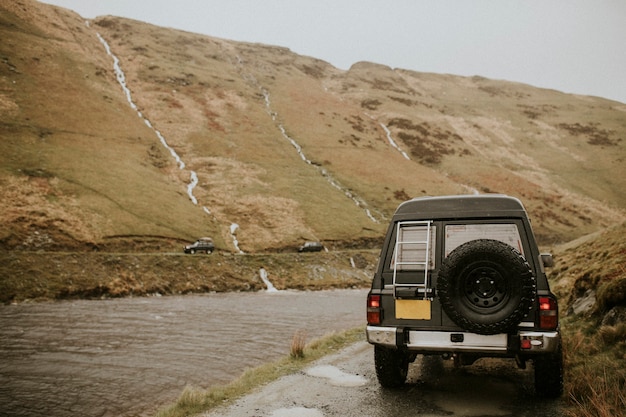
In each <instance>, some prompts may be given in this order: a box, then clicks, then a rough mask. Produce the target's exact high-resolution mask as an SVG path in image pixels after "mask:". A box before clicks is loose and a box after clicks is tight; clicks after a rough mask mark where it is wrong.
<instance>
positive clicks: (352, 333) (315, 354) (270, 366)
mask: <svg viewBox="0 0 626 417" xmlns="http://www.w3.org/2000/svg"><path fill="white" fill-rule="evenodd" d="M360 340H364V331H363V328H362V327H357V328H354V329H350V330H346V331H343V332H339V333H332V334H329V335H326V336H323V337H322V338H319V339H316V340H313V341H312V342H311V343H309V344H308V345H306V346H304V347H303V348H302V344H303V343H304V333H302V332H298V333H296V335H295V336H294V339H293V340H292V343H291V348H292V353H291V354H290V355H289V356H286V357H283V358H281V359H278V360H276V361H273V362H270V363H266V364H263V365H260V366H258V367H255V368H251V369H248V370H246V371H245V372H244V373H243V374H242V375H241V376H240V377H239V378H238V379H236V380H235V381H233V382H231V383H229V384H227V385H220V386H216V387H212V388H209V389H208V390H203V389H200V388H196V387H191V386H189V387H186V388H185V389H184V391H183V392H182V394H181V395H180V397H179V398H178V400H177V401H176V402H175V403H174V404H172V405H170V406H167V407H165V408H163V409H161V410H160V411H159V412H158V413H157V414H156V417H184V416H192V415H195V414H199V413H203V412H207V411H210V410H212V409H214V408H216V407H218V406H225V405H229V404H231V403H233V402H234V401H235V400H237V399H238V398H240V397H242V396H244V395H246V394H248V393H249V392H251V391H252V390H254V389H256V388H258V387H260V386H263V385H266V384H268V383H270V382H272V381H275V380H276V379H278V378H280V377H282V376H285V375H289V374H292V373H294V372H297V371H300V370H301V369H303V368H305V367H306V366H307V365H309V364H310V363H312V362H313V361H315V360H317V359H319V358H321V357H323V356H325V355H328V354H330V353H333V352H336V351H338V350H340V349H342V348H344V347H346V346H348V345H350V344H352V343H355V342H357V341H360ZM294 346H295V347H296V352H298V351H299V349H300V348H302V351H301V354H300V353H298V354H296V355H294V354H293V349H294ZM300 355H301V356H300Z"/></svg>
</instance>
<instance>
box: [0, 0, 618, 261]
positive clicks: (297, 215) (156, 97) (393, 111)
mask: <svg viewBox="0 0 626 417" xmlns="http://www.w3.org/2000/svg"><path fill="white" fill-rule="evenodd" d="M98 35H100V36H101V37H102V38H103V39H104V40H105V41H106V42H107V43H108V45H109V46H110V49H111V52H112V53H113V54H114V55H115V56H117V57H118V58H119V61H120V67H121V68H122V70H123V71H124V74H125V77H126V85H127V86H128V88H129V90H130V93H131V95H132V100H133V102H134V103H135V104H136V105H137V110H138V111H139V112H140V113H141V115H142V117H143V118H145V119H142V118H141V117H139V116H138V113H137V111H136V110H134V109H133V108H131V106H130V104H129V102H128V101H127V99H126V96H125V95H124V92H123V91H122V88H121V87H120V84H119V83H118V81H117V79H116V73H115V71H114V69H113V58H112V57H111V56H109V55H108V54H107V52H106V50H105V47H104V45H103V44H102V43H101V41H100V40H99V38H98ZM0 38H1V39H2V42H1V43H0V114H1V117H0V137H1V138H2V142H1V144H0V146H1V147H2V149H1V152H0V189H1V190H2V196H3V198H2V203H1V205H2V206H1V208H2V210H0V213H2V214H1V216H2V218H1V222H0V224H1V225H2V226H0V246H1V247H3V248H5V249H22V250H34V249H46V250H54V249H69V248H92V247H98V248H101V249H107V248H116V249H118V250H121V248H123V246H126V247H130V248H136V245H137V244H141V245H142V247H149V248H160V249H163V248H174V247H176V248H178V245H179V242H180V241H182V240H191V239H194V238H196V237H198V236H204V235H211V236H213V237H214V239H215V241H216V245H217V246H218V248H219V249H221V250H226V251H235V250H236V248H235V246H234V243H233V239H232V236H231V234H230V231H231V230H232V229H231V225H233V224H237V225H238V226H239V228H238V229H237V232H236V233H237V235H236V237H237V240H238V242H239V246H240V248H241V249H242V250H244V251H246V252H259V251H269V250H278V249H281V250H282V249H284V248H290V249H291V248H295V247H296V246H297V245H299V244H300V243H301V242H302V241H303V240H312V239H315V240H322V241H324V242H325V243H326V245H327V246H329V247H342V246H346V245H349V246H363V245H368V244H369V243H368V242H375V241H377V240H378V239H380V236H381V235H382V233H383V230H384V228H385V227H386V221H387V220H388V218H389V217H390V215H391V214H392V212H393V210H394V209H395V207H396V206H397V205H398V203H399V202H401V201H403V200H405V199H407V198H411V197H416V196H421V195H440V194H453V193H471V192H481V193H484V192H498V193H507V194H511V195H515V196H518V197H520V198H521V199H522V200H523V201H524V203H525V204H526V205H527V208H528V209H529V211H530V214H531V217H532V218H533V221H534V223H535V228H536V232H537V234H538V235H539V236H538V237H539V239H540V241H541V242H542V243H543V244H545V245H547V244H551V243H555V242H563V241H568V240H571V239H574V238H576V237H579V236H582V235H584V234H587V233H591V232H594V231H597V230H600V229H602V228H604V227H607V226H609V225H612V224H616V223H621V222H622V221H623V220H624V218H625V217H624V209H625V208H626V195H625V194H624V193H623V190H624V189H625V188H626V187H625V186H626V184H625V182H626V175H624V157H625V156H626V144H625V141H624V139H625V138H626V104H623V103H618V102H614V101H609V100H604V99H601V98H595V97H583V96H575V95H568V94H563V93H560V92H558V91H552V90H545V89H538V88H534V87H531V86H528V85H522V84H516V83H511V82H506V81H495V80H489V79H485V78H481V77H470V78H468V77H458V76H451V75H438V74H424V73H417V72H413V71H407V70H401V69H391V68H389V67H386V66H383V65H378V64H373V63H363V62H362V63H357V64H355V65H353V66H352V68H351V69H350V70H349V71H340V70H338V69H336V68H334V67H332V66H331V65H330V64H328V63H326V62H323V61H320V60H317V59H314V58H310V57H303V56H299V55H297V54H294V53H292V52H291V51H289V50H288V49H285V48H280V47H275V46H268V45H261V44H249V43H240V42H233V41H228V40H224V39H217V38H212V37H208V36H203V35H197V34H193V33H188V32H182V31H177V30H173V29H166V28H161V27H156V26H152V25H148V24H145V23H142V22H138V21H132V20H128V19H122V18H117V17H110V16H109V17H101V18H98V19H95V20H94V21H88V22H86V21H85V20H84V19H82V18H81V17H80V16H78V15H76V14H75V13H73V12H70V11H67V10H65V9H61V8H56V7H52V6H48V5H44V4H40V3H37V2H35V1H31V0H19V1H9V0H0ZM146 120H148V121H149V123H150V124H151V126H153V128H154V129H152V128H150V127H149V126H148V125H147V123H146ZM155 130H158V132H160V133H161V134H162V136H163V137H164V138H165V140H166V141H167V143H168V144H169V146H171V147H172V148H173V149H174V150H175V152H176V153H177V154H178V155H179V156H180V158H181V159H182V161H183V162H184V164H185V166H184V168H182V169H181V168H179V165H177V162H176V161H175V159H174V158H173V157H172V155H170V152H169V150H168V149H167V148H166V147H165V146H163V144H162V142H161V141H160V139H159V137H158V136H157V133H156V132H155ZM387 132H389V135H388V133H387ZM390 138H391V140H392V141H393V142H394V143H395V144H396V146H397V147H394V146H393V145H392V143H391V141H390ZM297 148H299V149H300V152H298V149H297ZM405 155H406V157H405ZM192 173H196V174H197V176H198V185H197V186H196V187H195V189H193V196H194V197H195V198H197V203H198V204H194V202H193V201H192V199H191V198H190V196H189V195H188V192H187V187H188V185H189V184H190V181H191V176H192Z"/></svg>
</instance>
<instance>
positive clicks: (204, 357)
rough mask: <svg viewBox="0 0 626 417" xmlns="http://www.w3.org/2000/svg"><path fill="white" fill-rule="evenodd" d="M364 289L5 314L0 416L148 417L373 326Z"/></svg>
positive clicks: (66, 304)
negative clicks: (327, 339)
mask: <svg viewBox="0 0 626 417" xmlns="http://www.w3.org/2000/svg"><path fill="white" fill-rule="evenodd" d="M365 297H366V291H365V290H333V291H316V292H297V291H279V292H257V293H228V294H206V295H187V296H172V297H146V298H123V299H108V300H76V301H62V302H49V303H35V304H19V305H5V306H0V415H2V416H5V415H6V416H18V417H19V416H23V417H39V416H50V417H54V416H124V417H130V416H148V415H153V414H154V413H155V411H156V410H157V409H158V408H160V407H162V406H164V405H167V404H168V403H171V402H173V401H174V400H175V399H176V398H177V397H178V395H179V394H180V393H181V392H182V390H183V389H184V388H185V386H187V385H191V386H196V387H201V388H208V387H210V386H213V385H216V384H224V383H227V382H229V381H231V380H233V379H234V378H236V377H237V376H239V375H241V373H242V372H243V371H244V370H245V369H247V368H250V367H254V366H257V365H260V364H262V363H264V362H267V361H270V360H273V359H276V358H279V357H282V356H285V355H288V354H289V348H290V343H291V339H292V337H293V335H294V333H296V332H297V331H305V332H306V334H307V336H308V337H307V340H308V341H310V340H311V339H314V338H317V337H320V336H322V335H324V334H327V333H329V332H332V331H339V330H344V329H349V328H353V327H355V326H359V325H363V326H364V325H365Z"/></svg>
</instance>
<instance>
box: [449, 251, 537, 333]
mask: <svg viewBox="0 0 626 417" xmlns="http://www.w3.org/2000/svg"><path fill="white" fill-rule="evenodd" d="M535 290H536V288H535V278H534V276H533V273H532V270H531V269H530V266H529V265H528V262H526V259H524V257H523V256H522V254H521V253H519V251H517V250H516V249H515V248H513V247H512V246H510V245H507V244H506V243H503V242H500V241H497V240H491V239H479V240H473V241H470V242H467V243H465V244H463V245H461V246H459V247H458V248H456V249H455V250H453V251H452V253H450V255H449V256H448V257H447V258H446V259H445V260H444V261H443V263H442V265H441V268H440V270H439V275H438V278H437V295H438V296H439V299H440V301H441V306H442V307H443V309H444V311H445V312H446V314H447V315H448V317H450V319H451V320H452V321H453V322H454V323H456V324H457V325H458V326H459V327H461V328H463V329H465V330H468V331H470V332H473V333H478V334H485V335H489V334H497V333H504V332H507V331H509V330H512V329H514V328H515V327H516V326H517V324H518V323H519V322H520V321H521V320H522V318H523V317H524V316H525V315H526V314H528V312H529V310H530V309H531V307H532V303H533V301H534V299H535Z"/></svg>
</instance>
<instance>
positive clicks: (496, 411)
mask: <svg viewBox="0 0 626 417" xmlns="http://www.w3.org/2000/svg"><path fill="white" fill-rule="evenodd" d="M532 376H533V375H532V371H531V370H524V371H522V370H518V369H517V368H516V367H515V364H514V363H513V362H512V361H510V360H504V359H502V360H500V359H498V360H496V359H488V360H487V359H483V360H480V361H478V362H476V363H475V364H474V365H472V366H470V367H465V368H461V369H455V368H454V366H453V364H452V362H451V361H445V362H443V361H440V360H439V359H438V358H427V359H423V357H421V356H418V359H417V361H416V362H415V363H414V364H412V365H411V367H410V370H409V379H408V383H407V384H406V386H405V387H403V388H400V389H396V390H388V389H383V388H381V387H380V386H379V384H378V382H377V381H376V374H375V370H374V360H373V347H372V346H370V345H368V344H367V343H366V342H359V343H356V344H354V345H352V346H350V347H348V348H347V349H344V350H342V351H340V352H338V353H337V354H333V355H330V356H327V357H325V358H322V359H320V360H319V361H317V362H315V363H314V364H313V365H312V366H311V367H309V368H307V369H305V370H304V371H303V372H300V373H298V374H294V375H289V376H286V377H283V378H281V379H279V380H277V381H275V382H273V383H271V384H269V385H267V386H265V387H263V388H261V389H259V390H258V391H255V392H253V393H251V394H249V395H248V396H246V397H244V398H242V399H240V400H239V401H237V402H236V403H234V404H233V405H231V406H229V407H227V408H221V409H217V410H214V411H213V412H211V413H208V414H205V416H206V417H217V416H220V417H243V416H250V417H252V416H254V417H296V416H298V417H328V416H342V417H363V416H368V417H378V416H380V417H382V416H385V417H390V416H402V417H412V416H420V417H430V416H468V417H469V416H481V417H490V416H515V417H531V416H532V417H555V416H559V415H561V411H560V409H561V405H562V402H561V400H543V399H538V398H536V397H535V396H534V394H533V384H532V379H533V378H532Z"/></svg>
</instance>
